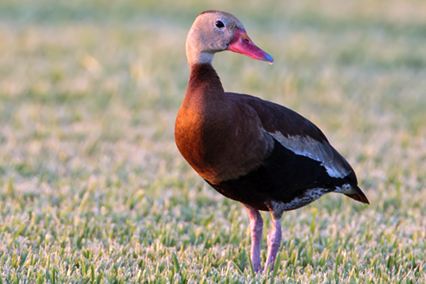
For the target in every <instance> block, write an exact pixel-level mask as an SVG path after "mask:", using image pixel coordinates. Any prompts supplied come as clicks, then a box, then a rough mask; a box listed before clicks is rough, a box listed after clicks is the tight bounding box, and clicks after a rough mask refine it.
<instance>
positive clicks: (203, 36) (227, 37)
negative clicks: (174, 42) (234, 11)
mask: <svg viewBox="0 0 426 284" xmlns="http://www.w3.org/2000/svg"><path fill="white" fill-rule="evenodd" d="M237 28H238V29H242V30H243V29H244V26H243V25H242V24H241V22H240V21H239V20H238V19H237V18H236V17H234V16H233V15H231V14H229V13H225V12H219V11H206V12H203V13H201V14H200V15H199V16H198V17H197V18H196V19H195V22H194V24H193V25H192V27H191V30H190V31H189V33H188V37H187V39H186V54H187V57H188V62H189V63H190V65H191V63H211V61H212V60H213V54H214V53H216V52H219V51H223V50H225V49H226V48H227V46H228V44H229V43H230V42H231V41H232V39H233V38H234V33H235V29H237Z"/></svg>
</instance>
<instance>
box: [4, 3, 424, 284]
mask: <svg viewBox="0 0 426 284" xmlns="http://www.w3.org/2000/svg"><path fill="white" fill-rule="evenodd" d="M229 2H230V1H224V0H223V1H221V0H217V1H207V2H205V3H204V4H200V2H199V1H195V0H193V1H191V0H186V1H180V2H177V1H151V0H147V1H132V0H125V1H119V2H117V1H103V0H97V1H80V0H78V1H68V2H65V1H53V0H52V1H50V0H40V1H26V0H15V1H12V0H5V1H2V2H1V3H0V42H1V44H0V78H1V79H0V219H1V222H0V283H274V282H275V283H282V282H285V283H423V282H426V276H425V275H426V268H425V264H426V256H425V253H424V252H425V250H426V244H425V239H426V236H425V234H426V229H425V228H426V221H425V220H426V218H425V216H426V191H425V184H426V174H425V173H426V124H425V121H426V111H425V109H426V83H425V80H424V78H425V77H426V71H425V66H426V49H424V48H422V46H425V45H426V40H425V38H424V32H425V31H426V21H425V19H426V17H425V14H424V11H426V10H425V3H423V2H422V1H416V0H409V1H405V0H404V1H403V0H393V1H373V2H372V1H366V0H365V1H349V2H348V1H345V2H344V3H343V2H341V1H335V0H328V1H325V0H324V1H320V2H318V1H293V2H291V3H287V2H281V1H275V2H273V3H272V2H271V3H270V4H268V5H265V4H260V3H258V2H256V1H248V2H247V1H232V3H229ZM211 8H217V9H222V10H226V11H229V12H232V13H234V14H236V15H237V17H239V18H240V20H242V21H243V23H244V24H245V25H246V28H247V30H248V33H249V35H250V36H251V38H252V39H253V40H254V41H255V42H256V43H257V44H258V45H259V46H260V47H262V48H263V49H265V50H266V51H267V52H268V53H270V54H271V55H273V56H274V58H275V64H274V65H272V66H269V65H268V64H265V63H263V62H258V61H254V60H251V59H249V58H246V57H243V56H241V55H237V54H230V53H221V54H218V55H217V56H216V59H215V62H214V65H215V67H216V69H217V70H218V72H219V75H220V76H221V78H222V81H223V84H224V86H225V88H226V89H227V90H230V91H237V92H242V93H250V94H253V95H258V96H261V97H262V98H265V99H269V100H273V101H275V102H278V103H281V104H285V105H286V106H288V107H291V108H293V109H294V110H296V111H298V112H299V113H302V114H303V115H305V116H306V117H308V118H309V119H311V120H312V121H314V122H315V123H316V124H317V125H318V126H319V127H320V128H321V129H323V130H324V132H325V133H326V134H327V136H328V137H329V139H330V140H331V141H332V143H333V145H334V146H335V147H336V148H337V149H338V150H339V151H340V152H341V153H342V154H343V155H344V156H345V157H347V159H348V160H349V161H350V163H351V164H352V165H353V167H354V168H355V170H356V172H357V174H358V177H359V180H360V185H361V187H362V188H363V189H364V191H365V192H366V194H367V196H368V197H369V200H370V202H371V206H365V205H362V204H359V203H355V202H353V201H351V200H349V199H348V198H345V197H344V196H341V195H337V194H336V195H327V196H325V197H323V198H321V199H320V200H319V201H317V202H315V203H313V204H311V205H309V206H306V207H304V208H303V209H300V210H296V211H292V212H288V213H285V214H284V216H283V220H282V226H283V228H284V229H283V238H284V241H283V243H282V248H281V250H280V256H279V262H278V265H277V266H276V269H275V270H274V272H272V273H270V274H266V275H254V274H253V272H252V270H251V269H250V259H249V247H250V238H249V231H248V217H247V214H246V212H245V209H244V208H243V206H241V205H239V204H238V203H235V202H233V201H230V200H228V199H225V198H223V197H222V196H220V195H219V194H218V193H216V192H215V191H214V190H213V189H211V188H209V187H208V186H207V185H206V184H205V183H204V182H203V181H202V180H201V179H200V178H199V177H198V176H197V175H196V173H195V172H194V171H193V170H192V169H191V168H190V167H189V166H188V165H187V164H186V162H185V161H184V160H183V158H182V157H181V156H180V155H179V153H178V151H177V149H176V147H175V144H174V138H173V126H174V118H175V116H176V113H177V110H178V108H179V106H180V103H181V101H182V99H183V96H184V93H185V88H186V83H187V79H188V75H189V71H188V68H187V64H186V58H185V53H184V42H185V38H186V33H187V31H188V29H189V27H190V25H191V23H192V21H193V19H194V18H195V16H196V15H197V14H198V13H199V12H201V11H202V10H206V9H211ZM264 217H265V220H266V227H265V229H266V231H267V230H269V229H270V227H271V226H270V225H271V224H270V219H269V216H267V214H264ZM265 248H266V236H264V240H263V244H262V253H263V255H262V258H263V259H265V255H264V254H265V252H266V250H265Z"/></svg>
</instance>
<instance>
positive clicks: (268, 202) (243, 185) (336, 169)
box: [175, 11, 369, 272]
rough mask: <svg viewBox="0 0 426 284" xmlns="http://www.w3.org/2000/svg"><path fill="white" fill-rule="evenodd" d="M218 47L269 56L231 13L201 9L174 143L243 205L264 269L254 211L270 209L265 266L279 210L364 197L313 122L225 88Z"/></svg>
mask: <svg viewBox="0 0 426 284" xmlns="http://www.w3.org/2000/svg"><path fill="white" fill-rule="evenodd" d="M223 50H231V51H234V52H238V53H242V54H245V55H247V56H249V57H252V58H255V59H259V60H263V61H268V62H270V63H272V62H273V58H272V57H271V56H270V55H269V54H267V53H266V52H264V51H263V50H261V49H260V48H258V47H257V46H255V45H254V43H253V42H252V41H251V40H250V38H249V37H248V36H247V33H246V31H245V29H244V26H243V25H242V23H241V22H240V21H239V20H238V19H237V18H236V17H234V16H233V15H231V14H229V13H225V12H220V11H205V12H203V13H201V14H200V15H198V17H197V18H196V19H195V22H194V24H193V25H192V27H191V30H190V31H189V34H188V37H187V40H186V55H187V58H188V64H189V66H190V69H191V74H190V78H189V83H188V89H187V91H186V95H185V99H184V100H183V103H182V106H181V108H180V110H179V113H178V116H177V118H176V125H175V139H176V145H177V147H178V149H179V151H180V152H181V154H182V156H183V157H184V158H185V159H186V160H187V161H188V163H189V164H190V165H191V166H192V167H193V168H194V170H195V171H196V172H197V173H198V174H199V175H200V176H201V177H202V178H203V179H204V180H205V181H206V182H207V183H208V184H210V185H211V186H212V187H213V188H214V189H216V190H217V191H218V192H220V193H221V194H223V195H224V196H226V197H228V198H231V199H233V200H236V201H239V202H241V203H242V204H243V205H244V206H245V207H246V208H247V210H248V215H249V218H250V229H251V240H252V247H251V258H252V263H253V268H254V270H255V271H256V272H261V271H262V270H261V264H260V243H261V237H262V230H263V219H262V216H261V215H260V213H259V210H261V211H269V212H270V214H271V217H272V219H273V228H272V230H271V232H270V233H269V235H268V252H267V259H266V264H265V271H267V270H268V268H270V269H272V267H273V266H274V262H275V258H276V255H277V253H278V249H279V246H280V241H281V223H280V221H281V217H282V214H283V212H284V211H288V210H293V209H297V208H300V207H302V206H305V205H307V204H309V203H311V202H312V201H314V200H316V199H318V198H320V197H321V196H323V195H324V194H326V193H329V192H339V193H343V194H345V195H346V196H348V197H350V198H353V199H355V200H357V201H360V202H362V203H367V204H368V203H369V202H368V200H367V197H366V196H365V195H364V193H363V192H362V191H361V189H360V188H359V187H358V186H357V179H356V176H355V173H354V171H353V169H352V168H351V166H350V165H349V164H348V162H347V161H346V160H345V159H344V158H343V157H342V156H341V155H340V154H339V153H338V152H337V151H336V150H335V149H334V148H333V147H332V146H331V145H330V143H329V142H328V140H327V138H326V137H325V136H324V134H323V133H322V132H321V130H319V129H318V128H317V127H316V126H315V125H314V124H313V123H311V122H310V121H308V120H307V119H305V118H304V117H302V116H300V115H299V114H297V113H296V112H294V111H292V110H290V109H288V108H286V107H283V106H281V105H278V104H275V103H272V102H268V101H264V100H262V99H259V98H257V97H252V96H249V95H242V94H236V93H228V92H225V91H224V90H223V87H222V84H221V82H220V79H219V77H218V75H217V74H216V71H215V70H214V69H213V66H212V61H213V56H214V54H215V53H216V52H219V51H223Z"/></svg>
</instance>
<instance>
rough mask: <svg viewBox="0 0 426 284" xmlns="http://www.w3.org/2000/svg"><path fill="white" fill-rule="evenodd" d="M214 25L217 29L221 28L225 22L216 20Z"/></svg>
mask: <svg viewBox="0 0 426 284" xmlns="http://www.w3.org/2000/svg"><path fill="white" fill-rule="evenodd" d="M215 26H216V27H217V28H219V29H223V28H224V27H225V24H224V23H223V22H222V21H216V23H215Z"/></svg>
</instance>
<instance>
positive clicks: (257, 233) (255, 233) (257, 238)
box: [246, 206, 263, 273]
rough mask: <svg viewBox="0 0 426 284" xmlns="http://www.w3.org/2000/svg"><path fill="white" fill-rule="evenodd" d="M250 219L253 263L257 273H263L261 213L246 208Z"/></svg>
mask: <svg viewBox="0 0 426 284" xmlns="http://www.w3.org/2000/svg"><path fill="white" fill-rule="evenodd" d="M246 208H247V210H248V215H249V218H250V231H251V262H252V264H253V269H254V271H255V272H256V273H261V272H262V268H261V267H260V243H261V241H262V231H263V219H262V216H261V215H260V213H259V211H258V210H256V209H254V208H251V207H249V206H246Z"/></svg>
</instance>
